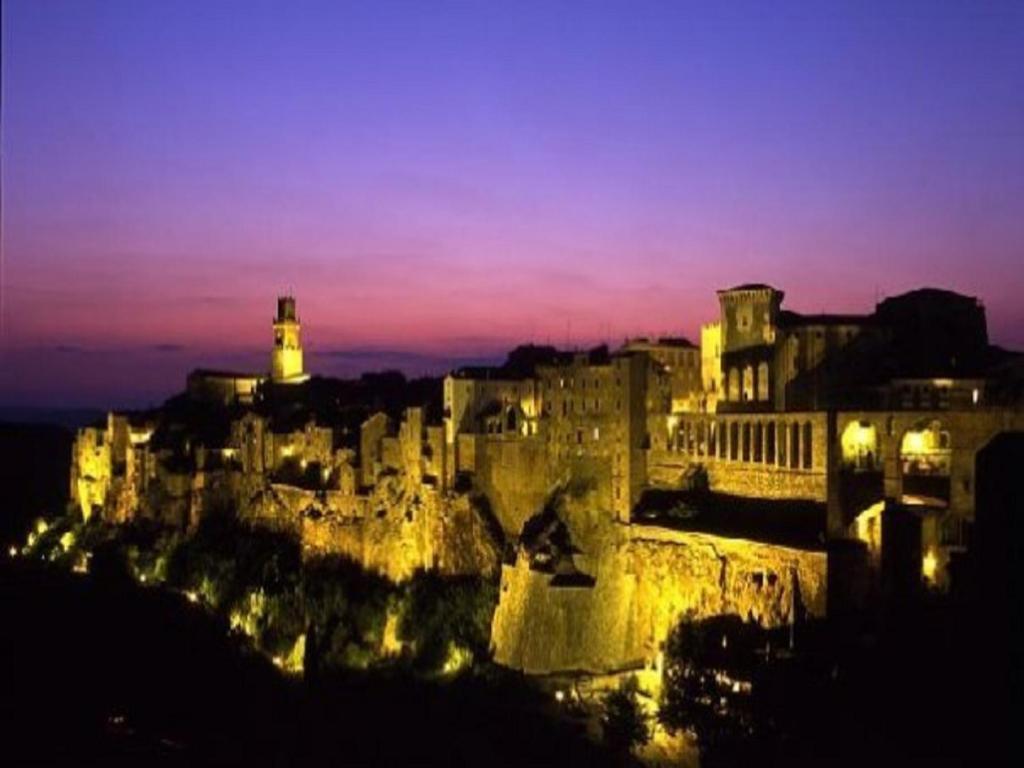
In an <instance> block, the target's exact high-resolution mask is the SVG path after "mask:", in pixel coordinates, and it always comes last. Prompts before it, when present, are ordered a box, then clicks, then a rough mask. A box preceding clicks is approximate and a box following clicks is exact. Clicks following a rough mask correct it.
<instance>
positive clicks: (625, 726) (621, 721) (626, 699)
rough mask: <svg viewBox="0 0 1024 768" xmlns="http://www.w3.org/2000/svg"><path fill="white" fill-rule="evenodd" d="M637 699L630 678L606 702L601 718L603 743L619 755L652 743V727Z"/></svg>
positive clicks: (634, 682)
mask: <svg viewBox="0 0 1024 768" xmlns="http://www.w3.org/2000/svg"><path fill="white" fill-rule="evenodd" d="M637 696H638V686H637V682H636V678H635V677H633V676H630V677H627V678H625V679H623V680H622V681H621V682H620V683H619V687H618V688H616V689H615V690H614V691H611V692H610V693H609V694H608V695H606V696H605V698H604V714H603V716H602V717H601V729H602V733H603V736H604V743H605V745H606V746H607V747H608V748H609V749H610V750H611V751H612V752H613V753H615V754H617V755H628V754H629V753H631V752H632V751H633V750H634V749H636V748H637V747H640V746H643V745H644V744H646V743H647V742H648V741H650V738H651V729H650V725H649V724H648V722H647V715H646V714H645V713H644V711H643V707H642V706H641V704H640V702H639V700H638V698H637Z"/></svg>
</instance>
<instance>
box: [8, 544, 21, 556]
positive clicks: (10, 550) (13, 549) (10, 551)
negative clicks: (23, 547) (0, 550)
mask: <svg viewBox="0 0 1024 768" xmlns="http://www.w3.org/2000/svg"><path fill="white" fill-rule="evenodd" d="M7 554H8V555H10V556H11V557H17V556H18V548H17V547H13V546H12V547H8V548H7Z"/></svg>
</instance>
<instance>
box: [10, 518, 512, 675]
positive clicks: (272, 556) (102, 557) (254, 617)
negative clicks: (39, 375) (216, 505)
mask: <svg viewBox="0 0 1024 768" xmlns="http://www.w3.org/2000/svg"><path fill="white" fill-rule="evenodd" d="M21 554H23V555H25V556H27V557H32V558H35V559H39V560H43V561H47V562H51V563H54V564H57V565H61V566H64V567H67V568H69V569H72V570H78V571H90V572H92V573H93V574H94V576H96V577H97V578H98V579H100V580H104V581H114V582H116V581H128V580H134V581H136V582H138V583H140V584H145V585H162V586H165V587H167V588H170V589H172V590H175V591H178V592H180V593H181V594H183V595H185V596H186V598H187V599H188V600H189V601H191V602H193V603H196V604H201V605H202V606H204V607H205V608H207V609H208V610H209V611H210V612H211V613H213V614H214V615H215V616H216V617H218V618H220V619H221V620H223V621H224V622H225V623H226V624H227V625H228V627H229V628H230V630H231V631H232V632H235V633H239V634H242V635H245V636H247V637H248V638H249V639H250V640H251V641H252V643H253V644H254V645H255V646H256V647H257V648H258V649H259V650H261V651H263V652H264V653H265V654H266V655H267V656H268V657H270V658H271V659H273V660H274V661H275V663H277V664H278V666H280V667H282V668H284V669H286V670H288V671H292V672H298V671H302V670H305V671H306V672H307V674H309V675H317V674H322V673H324V672H325V671H329V670H331V669H366V668H368V667H374V666H403V667H408V668H410V669H413V670H415V671H416V672H417V673H420V674H425V675H428V676H429V675H436V674H445V675H449V674H453V673H456V672H459V671H461V670H463V669H467V668H470V667H472V666H473V665H474V664H478V663H481V662H484V661H486V660H487V659H488V658H489V653H490V624H491V617H492V615H493V613H494V608H495V605H496V604H497V589H496V586H495V585H494V584H493V583H492V582H490V581H488V580H486V579H483V578H481V577H458V578H446V577H442V576H439V575H437V574H435V573H425V572H421V573H417V574H415V575H414V576H413V578H412V579H410V580H409V581H407V582H404V583H401V584H394V583H392V582H390V581H388V580H386V579H384V578H382V577H380V576H377V575H375V574H372V573H368V572H366V571H364V570H363V569H362V568H360V567H359V565H358V564H356V563H353V562H351V561H349V560H346V559H344V558H342V557H326V558H317V559H311V560H303V558H302V557H301V553H300V551H299V545H298V543H297V542H296V541H295V540H294V539H293V538H291V537H289V536H287V535H285V534H282V533H278V532H274V531H270V530H266V529H261V528H253V527H249V526H247V525H244V524H242V523H240V522H239V521H237V520H236V519H235V518H234V517H233V516H231V515H229V514H221V515H212V516H210V517H208V518H206V519H205V520H203V522H202V523H201V524H200V525H199V526H198V528H197V529H196V530H195V532H193V533H191V534H184V533H181V532H179V531H172V530H169V529H167V528H162V527H159V526H156V525H154V524H152V523H148V522H146V521H139V522H136V523H132V524H128V525H122V526H109V525H104V524H102V523H100V522H98V521H92V522H90V523H81V522H78V521H77V520H76V519H75V518H73V517H71V516H64V517H59V518H56V519H53V520H50V521H39V522H38V523H37V525H36V528H35V529H34V530H33V532H32V534H31V535H30V536H29V539H28V541H27V543H26V545H25V546H24V547H23V549H22V551H21Z"/></svg>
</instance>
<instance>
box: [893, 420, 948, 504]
mask: <svg viewBox="0 0 1024 768" xmlns="http://www.w3.org/2000/svg"><path fill="white" fill-rule="evenodd" d="M952 457H953V449H952V439H951V437H950V434H949V432H948V431H947V430H946V429H944V428H943V425H942V423H941V422H940V421H938V420H937V419H936V420H933V421H927V422H922V423H919V424H917V425H915V426H914V427H912V428H910V429H908V430H907V431H906V432H904V433H903V437H902V439H901V440H900V472H901V474H902V476H903V501H904V503H907V504H923V505H926V506H947V505H948V504H949V491H950V485H949V475H950V464H951V461H952Z"/></svg>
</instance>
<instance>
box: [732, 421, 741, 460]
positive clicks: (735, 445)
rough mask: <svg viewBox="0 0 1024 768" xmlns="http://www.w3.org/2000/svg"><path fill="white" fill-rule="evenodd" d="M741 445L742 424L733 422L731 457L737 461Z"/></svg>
mask: <svg viewBox="0 0 1024 768" xmlns="http://www.w3.org/2000/svg"><path fill="white" fill-rule="evenodd" d="M739 447H740V425H739V422H736V421H734V422H732V423H731V424H730V425H729V458H730V459H732V460H733V461H736V459H737V457H738V456H739Z"/></svg>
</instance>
